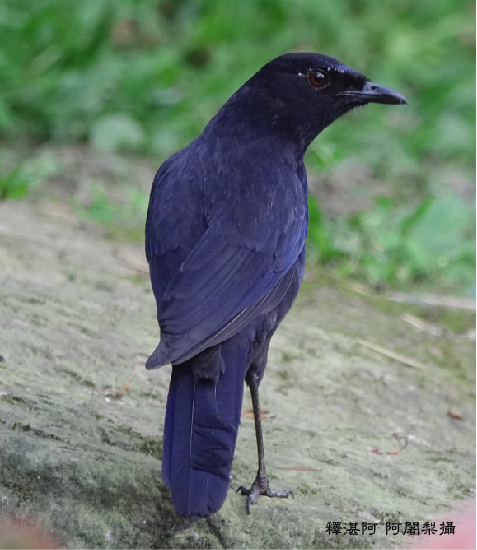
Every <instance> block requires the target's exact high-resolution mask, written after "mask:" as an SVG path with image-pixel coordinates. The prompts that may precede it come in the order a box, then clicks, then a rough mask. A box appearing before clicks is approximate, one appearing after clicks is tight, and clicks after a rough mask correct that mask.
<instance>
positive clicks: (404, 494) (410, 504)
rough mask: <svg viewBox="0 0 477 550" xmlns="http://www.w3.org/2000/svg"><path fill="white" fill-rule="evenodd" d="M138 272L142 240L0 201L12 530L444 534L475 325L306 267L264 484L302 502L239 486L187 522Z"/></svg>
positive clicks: (384, 540) (3, 400)
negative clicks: (165, 438) (412, 525)
mask: <svg viewBox="0 0 477 550" xmlns="http://www.w3.org/2000/svg"><path fill="white" fill-rule="evenodd" d="M146 273H147V266H146V263H145V260H144V254H143V249H142V246H141V245H121V244H118V243H111V242H106V241H105V240H104V239H103V237H102V234H101V229H100V228H99V227H97V226H94V225H91V224H88V223H85V222H82V221H80V220H78V219H77V218H76V216H75V215H74V214H73V213H72V211H71V209H70V207H69V206H65V205H64V204H61V203H60V202H51V201H39V202H36V203H34V202H32V201H22V202H4V203H0V355H1V357H0V441H1V442H0V498H1V505H2V508H1V510H2V512H3V514H4V515H7V514H11V515H13V516H14V517H15V518H19V519H21V520H22V519H26V518H29V520H30V521H32V522H34V523H36V524H38V525H40V526H42V527H43V528H45V529H46V530H47V531H48V532H49V533H50V534H51V535H52V536H53V537H55V538H56V540H57V541H58V542H59V544H61V545H65V546H66V547H69V548H74V547H77V548H78V547H79V548H210V547H215V548H292V547H293V548H348V547H349V548H365V547H370V546H375V547H379V548H391V547H394V546H400V545H408V544H409V543H410V539H411V538H412V537H410V536H409V535H402V534H399V535H395V536H393V535H391V534H388V535H386V527H385V526H386V522H393V523H397V522H401V523H403V524H404V523H405V522H420V524H421V525H422V523H423V522H426V521H436V522H437V521H438V520H437V519H435V518H445V520H446V521H453V519H454V517H453V515H452V514H453V512H452V511H451V510H452V508H453V506H454V505H455V503H456V502H458V501H461V500H463V499H469V498H472V497H473V495H475V491H474V483H475V479H474V478H475V437H474V435H475V422H474V420H475V410H474V403H475V331H472V330H469V327H471V326H472V322H473V320H472V315H471V314H469V313H468V312H452V319H453V320H454V324H455V326H457V327H458V328H457V329H451V328H449V323H444V318H448V317H449V315H450V314H449V312H448V311H441V310H438V309H437V310H436V309H435V308H431V309H425V308H419V307H417V306H406V305H403V304H395V303H391V302H388V301H386V300H385V299H384V298H381V297H377V296H369V295H366V294H360V293H358V292H356V291H355V289H353V288H352V287H350V286H349V285H347V284H346V283H343V282H341V281H337V280H335V279H333V278H331V277H329V276H328V275H326V274H320V273H318V272H316V273H308V279H309V280H308V282H307V283H306V284H305V285H304V288H303V290H302V292H301V295H300V297H299V299H298V301H297V304H296V305H295V307H294V308H293V310H292V312H291V313H290V315H289V316H288V317H287V319H286V320H285V322H284V323H283V325H282V326H281V327H280V329H279V330H278V332H277V334H276V336H275V337H274V339H273V343H272V346H271V352H270V359H269V366H268V368H267V373H266V376H265V379H264V382H263V384H262V388H261V398H262V407H263V409H265V410H266V411H268V413H267V414H266V415H265V416H266V418H265V419H264V437H265V446H266V457H267V464H268V472H269V475H270V478H271V483H272V486H273V487H275V488H276V489H284V488H289V489H293V490H294V491H295V499H294V500H273V499H270V500H269V499H265V498H263V499H262V500H261V501H260V503H259V505H257V506H255V507H253V509H252V514H251V515H250V516H249V517H247V516H246V513H245V502H244V499H243V497H240V496H238V495H236V494H235V493H234V491H233V490H232V489H231V490H230V493H229V497H228V499H227V500H226V502H225V505H224V507H223V509H222V510H221V511H220V513H218V514H216V515H215V516H213V517H210V518H208V519H204V520H199V521H196V522H190V521H188V520H186V519H184V518H181V517H178V516H177V515H176V514H175V513H174V510H173V508H172V505H171V502H170V499H169V495H168V491H167V489H165V487H164V486H163V484H162V481H161V478H160V459H161V446H162V427H163V422H164V411H165V402H166V396H167V389H168V379H169V376H170V367H167V368H162V369H160V370H158V371H151V372H146V370H145V369H144V368H143V364H144V361H145V359H146V357H147V355H148V354H149V353H150V352H151V351H152V350H153V349H154V348H155V346H156V344H157V340H158V335H159V332H158V327H157V325H156V320H155V304H154V300H153V296H152V294H151V290H150V284H149V280H148V277H147V274H146ZM134 373H136V377H135V378H134V380H133V381H132V383H131V384H130V387H129V389H128V390H127V391H126V392H125V393H124V394H122V395H118V391H119V390H120V388H122V387H123V386H124V385H125V384H126V383H127V382H128V381H129V380H130V379H131V378H132V377H133V375H134ZM120 393H121V392H120ZM249 409H251V405H250V401H249V398H248V396H247V397H246V399H245V401H244V407H243V410H244V416H243V420H242V426H241V429H240V435H239V439H238V443H237V450H236V455H235V461H234V473H235V476H236V479H234V480H233V484H235V485H236V486H238V485H240V484H242V483H243V484H245V485H248V484H250V482H251V481H252V480H253V478H254V476H255V471H256V449H255V438H254V429H253V420H252V419H251V418H250V417H249V415H248V414H247V411H248V410H249ZM433 518H434V519H433ZM328 522H342V523H341V527H342V528H343V527H348V525H349V523H350V522H357V527H358V530H359V534H357V535H351V534H345V533H343V532H342V533H340V534H328V533H327V531H326V525H327V523H328ZM363 522H365V523H366V522H368V523H376V524H377V527H376V533H375V534H374V535H370V534H369V532H368V533H366V534H361V530H362V528H363ZM345 523H346V525H345ZM436 525H438V523H436ZM342 531H344V529H342ZM401 532H402V528H401ZM447 536H449V535H447Z"/></svg>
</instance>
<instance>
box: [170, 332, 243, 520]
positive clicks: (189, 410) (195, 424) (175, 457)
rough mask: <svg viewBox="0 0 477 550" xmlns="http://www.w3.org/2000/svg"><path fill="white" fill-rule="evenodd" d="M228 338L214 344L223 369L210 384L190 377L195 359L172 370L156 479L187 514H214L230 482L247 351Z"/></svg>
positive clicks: (198, 515)
mask: <svg viewBox="0 0 477 550" xmlns="http://www.w3.org/2000/svg"><path fill="white" fill-rule="evenodd" d="M231 340H232V341H234V342H232V341H231ZM231 340H229V341H228V342H224V343H222V344H221V345H220V348H218V352H219V354H220V359H221V361H220V362H221V364H222V367H223V368H222V372H221V374H220V376H219V377H218V380H217V381H216V382H215V381H214V380H211V379H204V378H200V379H197V380H195V376H194V373H193V370H192V368H193V367H194V361H195V360H196V358H192V359H190V360H189V361H186V362H184V363H181V364H179V365H175V366H173V368H172V376H171V384H170V388H169V396H168V398H167V410H166V422H165V427H164V445H163V454H162V478H163V480H164V482H165V484H166V485H167V486H168V487H169V488H170V490H171V496H172V502H173V504H174V507H175V509H176V511H177V512H178V513H179V514H182V515H184V516H187V517H190V518H199V517H206V516H208V515H210V514H212V513H214V512H217V511H218V510H219V509H220V508H221V506H222V504H223V502H224V500H225V498H226V496H227V489H228V488H229V484H230V473H231V468H232V459H233V455H234V451H235V442H236V439H237V432H238V427H239V424H240V415H241V408H242V397H243V388H244V376H245V369H246V366H247V354H248V345H245V342H238V344H239V345H237V337H235V338H232V339H231ZM240 344H242V345H240ZM247 344H248V343H247Z"/></svg>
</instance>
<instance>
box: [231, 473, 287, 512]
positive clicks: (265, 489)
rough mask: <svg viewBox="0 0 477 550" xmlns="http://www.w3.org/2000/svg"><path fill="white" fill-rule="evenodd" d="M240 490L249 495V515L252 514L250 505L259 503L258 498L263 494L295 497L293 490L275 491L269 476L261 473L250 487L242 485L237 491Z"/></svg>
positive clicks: (244, 494)
mask: <svg viewBox="0 0 477 550" xmlns="http://www.w3.org/2000/svg"><path fill="white" fill-rule="evenodd" d="M239 491H240V494H241V495H242V496H246V497H247V515H249V514H250V506H251V505H252V504H257V502H258V498H259V497H260V496H262V495H263V496H266V497H270V498H272V497H278V498H288V497H289V496H291V497H292V498H295V497H294V495H293V491H286V490H285V491H275V490H273V489H270V483H269V481H268V477H267V476H260V475H257V477H256V478H255V481H254V482H253V483H252V486H251V487H250V489H247V488H246V487H244V486H243V485H241V486H240V487H239V488H238V489H237V491H236V492H237V493H238V492H239Z"/></svg>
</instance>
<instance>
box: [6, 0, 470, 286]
mask: <svg viewBox="0 0 477 550" xmlns="http://www.w3.org/2000/svg"><path fill="white" fill-rule="evenodd" d="M474 9H475V6H474V3H473V2H470V0H462V1H461V2H455V1H454V0H433V1H432V2H411V1H410V0H401V1H399V2H396V1H395V0H348V1H346V2H336V1H332V0H324V1H322V2H316V0H240V2H239V1H237V0H122V1H121V2H116V1H114V0H83V1H82V2H73V1H72V0H39V1H37V2H31V1H28V0H5V1H4V2H2V3H1V5H0V34H1V36H2V40H1V41H0V138H1V139H2V140H3V142H4V143H9V144H12V143H13V144H15V143H19V142H21V143H22V144H23V145H24V144H25V143H27V144H37V143H39V142H44V141H52V142H57V143H61V144H64V143H77V142H89V143H90V144H91V145H92V146H93V147H94V148H96V149H98V150H100V151H104V152H117V153H124V152H127V153H134V154H141V155H148V156H150V157H151V158H154V160H155V163H156V164H157V165H159V164H160V163H161V162H162V161H163V160H165V158H167V157H168V156H169V155H170V154H171V153H173V152H174V151H176V150H177V149H179V148H180V147H182V146H184V145H185V144H187V143H188V142H189V141H190V140H192V139H193V138H194V137H195V136H196V135H197V134H198V133H199V132H200V131H201V130H202V128H203V127H204V125H205V124H206V123H207V121H208V120H209V119H210V117H211V116H213V114H214V113H215V112H216V111H217V109H218V108H219V107H220V105H221V104H222V103H223V102H224V101H225V99H226V98H227V97H228V96H229V95H230V94H231V93H232V92H233V91H235V90H236V89H237V88H238V87H239V86H240V85H241V84H242V83H243V81H244V80H245V79H246V78H247V77H248V76H250V75H251V74H253V72H255V71H256V70H257V69H258V68H259V67H260V66H261V65H262V64H263V63H265V62H266V61H268V60H269V59H271V58H272V57H274V56H276V55H280V54H281V53H284V52H286V51H290V50H293V49H294V50H297V51H320V52H323V53H326V54H328V55H332V56H334V57H337V58H338V59H340V60H341V61H343V62H344V63H346V64H348V65H350V66H352V67H353V68H356V69H358V70H361V71H362V72H364V73H365V74H367V75H368V76H369V77H371V78H372V79H373V80H375V81H377V82H380V83H382V84H385V85H388V86H391V87H394V88H396V89H398V90H399V91H401V92H402V93H404V94H405V95H406V97H407V98H408V100H409V106H408V107H406V108H382V107H379V106H371V107H369V108H367V109H363V110H360V111H359V112H358V113H356V114H354V115H350V116H349V117H348V119H347V120H346V121H343V122H342V123H340V124H336V125H333V126H332V127H331V128H329V129H328V130H326V132H324V133H323V135H322V136H320V138H319V139H318V140H316V141H315V142H314V143H313V144H312V145H311V147H310V150H309V152H308V154H307V165H308V167H309V170H310V175H311V176H312V177H315V178H316V174H317V173H319V178H320V179H321V178H323V177H326V176H327V174H329V173H332V172H333V170H335V169H336V168H337V167H339V166H341V165H343V163H345V162H346V160H347V159H350V158H354V159H358V161H359V162H360V163H363V164H365V165H366V166H367V167H369V169H370V170H371V171H372V174H373V177H375V178H376V179H377V180H381V181H384V182H386V184H387V186H388V189H387V191H386V193H385V195H386V198H379V193H377V194H375V197H378V198H375V206H374V207H373V208H372V209H371V210H367V211H362V212H358V213H353V214H346V215H341V216H338V217H335V218H333V219H331V218H330V215H329V213H328V212H327V208H326V200H327V196H326V191H323V190H321V189H319V188H318V189H316V190H315V191H316V193H315V194H316V196H317V198H318V200H319V201H320V205H321V206H319V205H318V203H315V202H313V205H312V211H311V224H310V240H311V242H312V243H314V244H315V245H316V247H317V253H316V255H315V256H316V258H317V259H320V260H321V261H322V262H325V261H331V262H334V263H335V264H337V265H338V266H339V268H340V269H341V270H343V271H344V272H345V273H349V274H352V275H354V276H358V277H361V278H363V279H365V280H367V281H368V282H370V283H372V284H377V283H385V284H389V285H392V286H396V285H397V286H399V285H410V284H411V285H415V284H418V285H420V284H426V285H428V286H429V285H432V284H438V285H440V287H441V288H448V289H449V291H450V290H452V291H455V292H459V291H460V292H462V291H465V290H466V289H467V288H468V287H469V285H471V283H472V281H473V280H474V278H475V275H474V267H473V265H474V264H473V262H474V258H475V252H474V243H475V236H474V232H473V229H472V226H473V220H474V210H475V209H474V208H473V207H472V206H471V205H469V204H468V203H466V202H463V201H462V200H461V199H460V198H459V197H460V196H462V195H463V193H462V189H461V185H460V183H459V182H462V181H463V182H467V183H466V185H467V186H468V182H469V181H472V180H473V178H474V173H475V160H474V159H475V25H474V21H475V16H474ZM8 170H9V171H7V172H6V173H3V169H1V168H0V199H7V198H18V197H20V196H22V195H25V194H26V193H27V192H28V190H29V184H28V181H26V180H25V179H24V177H23V175H22V173H23V172H22V170H21V167H20V169H15V170H13V171H12V170H11V169H10V168H9V169H8ZM138 193H139V192H133V193H132V195H131V196H130V197H129V198H130V199H131V201H132V206H131V211H132V212H134V213H135V217H136V218H137V217H139V216H143V215H144V207H143V204H144V200H143V198H139V194H138ZM470 194H471V195H472V190H471V191H470ZM464 195H465V193H464ZM467 195H468V193H467ZM135 201H136V202H135ZM138 204H141V206H140V207H138ZM128 208H129V207H128V206H126V205H122V206H121V207H120V208H119V210H120V212H118V210H117V208H116V207H114V206H112V205H109V206H108V199H107V196H106V195H105V194H104V193H103V196H101V192H100V191H97V192H96V195H94V194H93V199H92V203H91V208H90V209H89V215H91V216H92V217H93V218H95V219H99V220H100V221H101V222H103V223H110V224H111V223H115V222H118V219H121V220H122V219H123V218H124V216H126V217H127V216H128V215H129V214H127V210H128ZM138 208H139V210H138ZM108 209H109V210H108ZM139 211H140V212H142V214H141V213H138V212H139ZM108 212H109V213H108ZM83 214H84V215H86V214H85V212H83ZM140 219H141V223H142V220H143V217H141V218H140ZM122 223H123V222H122V221H120V222H119V224H122ZM136 223H138V222H137V221H136ZM445 281H447V282H445Z"/></svg>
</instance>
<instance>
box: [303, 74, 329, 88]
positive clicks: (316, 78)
mask: <svg viewBox="0 0 477 550" xmlns="http://www.w3.org/2000/svg"><path fill="white" fill-rule="evenodd" d="M308 80H309V82H310V84H311V85H312V86H314V87H315V88H323V87H324V86H326V85H327V84H328V82H329V79H328V75H327V74H325V73H322V72H321V71H317V70H313V71H309V73H308Z"/></svg>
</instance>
